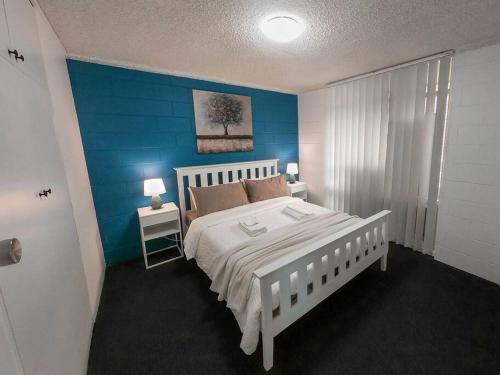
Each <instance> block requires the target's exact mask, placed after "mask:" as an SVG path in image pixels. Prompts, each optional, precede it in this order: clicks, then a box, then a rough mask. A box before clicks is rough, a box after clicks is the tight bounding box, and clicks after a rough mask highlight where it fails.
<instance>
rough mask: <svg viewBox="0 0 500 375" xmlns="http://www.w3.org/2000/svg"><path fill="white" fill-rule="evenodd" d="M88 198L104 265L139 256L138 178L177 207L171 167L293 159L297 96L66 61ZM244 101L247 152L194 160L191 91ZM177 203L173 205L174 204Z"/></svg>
mask: <svg viewBox="0 0 500 375" xmlns="http://www.w3.org/2000/svg"><path fill="white" fill-rule="evenodd" d="M67 64H68V70H69V73H70V79H71V85H72V88H73V95H74V98H75V104H76V110H77V114H78V120H79V123H80V132H81V135H82V141H83V148H84V151H85V158H86V162H87V168H88V171H89V176H90V183H91V187H92V195H93V197H94V204H95V208H96V213H97V220H98V223H99V230H100V233H101V238H102V241H103V246H104V255H105V258H106V263H107V264H108V265H110V264H114V263H118V262H120V261H123V260H127V259H131V258H134V257H137V256H140V255H141V245H140V235H139V223H138V219H137V214H136V209H137V207H143V206H147V205H148V204H149V202H150V198H148V197H144V196H143V181H144V179H146V178H153V177H162V178H163V180H164V182H165V185H166V189H167V193H166V194H164V195H163V200H164V201H175V202H177V201H178V198H177V182H176V177H175V174H174V170H173V168H174V167H181V166H189V165H204V164H214V163H230V162H239V161H248V160H260V159H272V158H279V159H280V171H281V172H284V168H285V166H286V163H287V162H292V161H298V139H297V137H298V136H297V130H298V120H297V96H296V95H289V94H282V93H277V92H272V91H265V90H257V89H252V88H248V87H241V86H233V85H226V84H220V83H215V82H209V81H201V80H195V79H190V78H183V77H176V76H169V75H163V74H155V73H147V72H141V71H137V70H131V69H123V68H116V67H110V66H106V65H98V64H92V63H86V62H81V61H76V60H68V61H67ZM193 89H200V90H208V91H218V92H225V93H233V94H239V95H248V96H250V97H251V98H252V118H253V132H254V151H252V152H231V153H219V154H198V153H197V150H196V138H195V123H194V112H193V97H192V90H193ZM177 203H178V202H177Z"/></svg>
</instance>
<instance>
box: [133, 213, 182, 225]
mask: <svg viewBox="0 0 500 375" xmlns="http://www.w3.org/2000/svg"><path fill="white" fill-rule="evenodd" d="M178 217H179V211H170V212H164V213H161V214H157V215H150V216H146V217H143V218H142V226H143V227H149V226H151V225H156V224H160V223H164V222H166V221H173V220H177V218H178Z"/></svg>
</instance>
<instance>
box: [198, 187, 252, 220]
mask: <svg viewBox="0 0 500 375" xmlns="http://www.w3.org/2000/svg"><path fill="white" fill-rule="evenodd" d="M190 188H191V191H192V192H193V195H194V199H195V201H196V210H197V214H198V217H200V216H203V215H208V214H210V213H212V212H217V211H222V210H227V209H228V208H233V207H238V206H243V205H244V204H248V203H249V202H248V197H247V195H246V193H245V189H243V185H242V184H241V183H239V182H238V183H234V184H224V185H216V186H207V187H194V186H191V187H190Z"/></svg>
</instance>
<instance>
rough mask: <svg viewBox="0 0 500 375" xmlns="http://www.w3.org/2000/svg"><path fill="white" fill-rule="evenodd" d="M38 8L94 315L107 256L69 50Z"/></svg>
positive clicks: (54, 116) (55, 119)
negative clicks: (103, 248)
mask: <svg viewBox="0 0 500 375" xmlns="http://www.w3.org/2000/svg"><path fill="white" fill-rule="evenodd" d="M36 11H37V22H38V27H39V36H40V42H41V45H42V51H43V57H44V63H45V70H46V75H47V81H48V86H49V91H50V95H51V99H52V106H53V110H54V112H53V119H54V128H55V132H56V136H57V140H58V143H59V148H60V151H61V154H62V158H63V162H64V168H65V171H66V179H67V183H68V188H69V193H70V197H71V203H72V206H73V215H74V218H75V223H76V228H77V232H78V239H79V243H80V250H81V255H82V262H83V267H84V271H85V276H86V283H87V289H88V294H89V299H90V308H91V311H92V314H93V318H92V319H94V317H95V314H96V312H97V307H98V304H99V298H100V293H101V288H102V283H103V279H104V269H105V265H104V259H103V252H102V245H101V238H100V236H99V228H98V226H97V220H96V214H95V209H94V202H93V199H92V192H91V190H90V182H89V176H88V172H87V167H86V163H85V157H84V153H83V146H82V140H81V137H80V130H79V125H78V119H77V116H76V110H75V104H74V101H73V93H72V91H71V84H70V81H69V75H68V70H67V67H66V50H65V49H64V47H63V46H62V44H61V42H60V41H59V39H58V38H57V35H56V34H55V32H54V31H53V29H52V27H51V26H50V24H49V23H48V21H47V19H46V18H45V16H44V15H43V13H42V12H41V11H40V9H39V8H36Z"/></svg>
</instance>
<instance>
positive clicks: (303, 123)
mask: <svg viewBox="0 0 500 375" xmlns="http://www.w3.org/2000/svg"><path fill="white" fill-rule="evenodd" d="M328 98H329V94H328V90H327V89H321V90H316V91H310V92H307V93H303V94H300V95H299V99H298V103H299V175H300V180H301V181H304V182H306V183H307V187H308V193H307V194H308V200H309V201H310V202H312V203H315V204H318V205H321V206H328V205H327V202H326V200H327V197H328V189H330V188H329V186H328V183H327V181H328V178H327V173H328V172H327V163H326V161H327V160H328V157H330V156H329V151H330V150H329V149H327V147H326V146H325V145H326V144H328V143H327V142H325V141H324V139H325V137H327V136H328V127H329V123H330V102H329V100H328Z"/></svg>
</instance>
